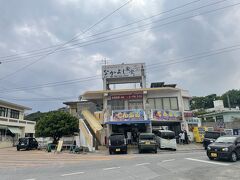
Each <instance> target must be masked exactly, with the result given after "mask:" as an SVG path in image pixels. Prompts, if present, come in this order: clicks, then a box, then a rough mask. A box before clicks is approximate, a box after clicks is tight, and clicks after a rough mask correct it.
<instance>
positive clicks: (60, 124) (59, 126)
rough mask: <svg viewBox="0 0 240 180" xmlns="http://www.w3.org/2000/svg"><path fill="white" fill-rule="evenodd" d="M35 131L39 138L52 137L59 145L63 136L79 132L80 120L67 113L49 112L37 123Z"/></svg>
mask: <svg viewBox="0 0 240 180" xmlns="http://www.w3.org/2000/svg"><path fill="white" fill-rule="evenodd" d="M35 130H36V136H37V137H52V138H53V139H54V143H57V141H58V140H59V139H60V138H61V137H62V136H68V135H74V133H75V132H78V131H79V128H78V119H77V118H76V117H73V116H72V115H70V114H69V113H66V112H61V111H52V112H48V113H46V114H45V115H44V116H43V117H41V118H40V120H38V121H37V124H36V127H35Z"/></svg>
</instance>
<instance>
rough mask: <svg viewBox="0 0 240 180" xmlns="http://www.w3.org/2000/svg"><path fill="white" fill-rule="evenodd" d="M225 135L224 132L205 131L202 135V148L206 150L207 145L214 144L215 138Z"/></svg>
mask: <svg viewBox="0 0 240 180" xmlns="http://www.w3.org/2000/svg"><path fill="white" fill-rule="evenodd" d="M224 135H226V133H225V132H219V131H207V132H206V133H205V135H204V139H203V147H204V148H205V149H207V147H208V145H209V144H211V143H213V142H215V141H216V139H217V138H219V137H220V136H224Z"/></svg>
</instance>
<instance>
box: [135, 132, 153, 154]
mask: <svg viewBox="0 0 240 180" xmlns="http://www.w3.org/2000/svg"><path fill="white" fill-rule="evenodd" d="M157 147H158V145H157V141H156V136H155V134H153V133H141V134H140V135H139V139H138V151H139V153H141V152H142V151H144V150H148V151H154V152H155V153H157Z"/></svg>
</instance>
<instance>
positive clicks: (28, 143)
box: [17, 137, 38, 151]
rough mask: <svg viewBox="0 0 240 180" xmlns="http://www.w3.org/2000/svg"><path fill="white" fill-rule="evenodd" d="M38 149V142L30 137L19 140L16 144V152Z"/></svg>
mask: <svg viewBox="0 0 240 180" xmlns="http://www.w3.org/2000/svg"><path fill="white" fill-rule="evenodd" d="M37 148H38V142H37V140H36V139H35V138H32V137H25V138H19V140H18V144H17V150H18V151H19V150H20V149H26V150H30V149H37Z"/></svg>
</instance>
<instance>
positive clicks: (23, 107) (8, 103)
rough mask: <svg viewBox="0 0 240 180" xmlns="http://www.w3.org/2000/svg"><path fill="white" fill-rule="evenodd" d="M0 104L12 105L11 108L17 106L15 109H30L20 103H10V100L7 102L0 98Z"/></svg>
mask: <svg viewBox="0 0 240 180" xmlns="http://www.w3.org/2000/svg"><path fill="white" fill-rule="evenodd" d="M0 104H2V105H5V106H10V107H13V108H17V109H22V110H32V108H29V107H26V106H22V105H19V104H15V103H11V102H8V101H4V100H1V99H0Z"/></svg>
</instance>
